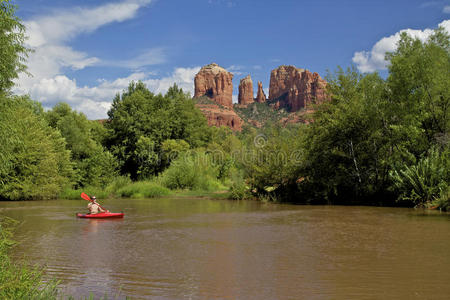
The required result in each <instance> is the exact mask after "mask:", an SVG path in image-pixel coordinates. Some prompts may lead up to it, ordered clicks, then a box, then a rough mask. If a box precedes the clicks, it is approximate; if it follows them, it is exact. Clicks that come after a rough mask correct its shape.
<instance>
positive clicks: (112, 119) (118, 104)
mask: <svg viewBox="0 0 450 300" xmlns="http://www.w3.org/2000/svg"><path fill="white" fill-rule="evenodd" d="M108 116H109V119H108V121H107V122H106V127H107V129H108V137H107V142H106V144H107V145H108V148H109V149H110V150H111V152H112V153H113V154H114V155H115V156H116V157H117V158H118V160H119V162H120V165H121V172H122V174H130V176H131V178H132V179H137V178H138V177H140V176H144V177H148V176H150V175H155V174H158V173H159V172H161V171H162V170H164V169H165V168H166V167H167V160H164V159H162V158H161V156H162V155H163V152H164V149H162V145H163V143H164V142H165V141H167V140H184V141H185V142H187V143H188V144H189V147H190V148H195V147H200V146H205V145H206V144H207V142H208V141H209V139H210V130H209V127H208V125H207V123H206V119H205V117H204V116H203V115H202V113H201V112H200V111H199V110H198V109H197V108H196V107H195V104H194V102H193V100H192V99H191V97H190V96H189V94H186V93H184V92H183V91H182V90H181V89H179V88H178V87H177V86H176V85H174V86H173V87H171V88H170V89H169V90H168V92H167V93H166V95H161V94H158V95H154V94H153V93H151V92H150V91H149V90H148V89H147V88H146V87H145V85H144V84H143V83H142V82H137V83H135V82H132V83H131V84H130V85H129V87H128V89H127V90H126V91H124V92H123V93H122V94H121V95H119V94H118V95H116V97H115V98H114V101H113V104H112V107H111V109H110V111H109V112H108ZM155 155H157V156H158V158H157V159H154V158H155ZM146 158H148V159H146Z"/></svg>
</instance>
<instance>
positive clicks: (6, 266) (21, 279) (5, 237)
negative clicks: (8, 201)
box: [0, 216, 58, 300]
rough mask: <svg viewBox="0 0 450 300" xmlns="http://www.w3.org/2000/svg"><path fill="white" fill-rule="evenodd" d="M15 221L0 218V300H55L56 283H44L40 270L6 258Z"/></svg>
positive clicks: (11, 242) (11, 241) (12, 242)
mask: <svg viewBox="0 0 450 300" xmlns="http://www.w3.org/2000/svg"><path fill="white" fill-rule="evenodd" d="M16 225H17V221H14V220H12V219H10V218H7V217H2V216H0V299H35V300H38V299H42V300H44V299H45V300H47V299H57V292H58V291H57V282H55V281H50V282H47V283H44V281H43V280H42V271H43V270H42V268H40V267H37V266H36V267H29V266H27V265H21V264H15V263H13V262H12V261H11V259H10V258H9V256H8V252H9V251H10V249H11V247H12V246H13V245H14V241H13V240H12V239H11V238H12V236H13V230H14V227H15V226H16Z"/></svg>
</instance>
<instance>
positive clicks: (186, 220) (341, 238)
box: [0, 199, 450, 299]
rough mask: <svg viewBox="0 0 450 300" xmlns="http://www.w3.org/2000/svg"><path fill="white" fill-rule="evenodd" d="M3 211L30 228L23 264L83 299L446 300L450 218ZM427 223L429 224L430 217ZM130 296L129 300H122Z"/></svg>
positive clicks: (250, 208)
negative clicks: (38, 266) (42, 269)
mask: <svg viewBox="0 0 450 300" xmlns="http://www.w3.org/2000/svg"><path fill="white" fill-rule="evenodd" d="M84 204H85V203H82V202H81V201H79V202H77V201H47V202H21V203H11V202H8V203H6V202H5V203H0V207H2V208H3V209H2V213H4V214H7V215H9V216H11V217H13V218H16V219H19V220H22V221H23V223H22V225H21V226H20V228H19V231H18V233H17V235H16V238H17V239H19V240H20V241H22V244H20V245H19V246H18V247H17V248H15V256H16V257H21V256H23V255H24V254H25V255H27V256H28V257H30V258H31V259H32V260H34V261H36V262H39V263H47V266H48V268H47V270H48V272H47V275H48V276H56V277H58V278H60V279H62V280H63V281H62V283H63V286H64V287H65V291H66V293H68V294H72V295H75V296H86V295H88V293H89V292H93V293H94V295H96V296H97V297H100V296H103V295H104V294H105V293H107V294H109V295H111V296H114V295H116V294H118V293H119V294H120V297H119V298H123V297H124V296H131V297H133V299H150V298H161V299H192V298H193V299H196V298H202V299H203V298H207V299H209V298H227V299H228V298H230V299H236V298H241V299H248V298H250V299H253V298H254V299H302V298H303V299H310V298H327V299H328V298H331V299H386V298H388V299H392V298H395V299H402V298H404V299H421V298H433V299H446V298H447V295H448V294H450V285H448V282H449V281H450V256H449V255H448V249H449V248H450V239H449V237H450V236H449V232H450V218H449V215H447V214H439V213H438V212H422V211H416V210H409V209H398V208H374V207H330V206H320V207H319V206H315V207H310V206H291V205H271V204H261V203H258V202H253V201H241V202H234V201H212V200H207V199H152V200H143V199H141V200H126V201H125V200H110V201H109V202H105V203H102V204H103V205H105V206H107V207H108V208H109V209H110V210H111V211H121V210H123V211H124V212H125V218H124V219H110V220H99V219H92V220H91V219H77V218H75V216H74V213H75V212H77V211H84V209H85V207H84ZM424 214H426V215H424ZM122 296H123V297H122Z"/></svg>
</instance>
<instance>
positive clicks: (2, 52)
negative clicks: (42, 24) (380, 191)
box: [0, 0, 30, 94]
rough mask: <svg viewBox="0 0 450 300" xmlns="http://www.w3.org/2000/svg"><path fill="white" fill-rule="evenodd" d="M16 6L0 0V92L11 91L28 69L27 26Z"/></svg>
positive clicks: (7, 0)
mask: <svg viewBox="0 0 450 300" xmlns="http://www.w3.org/2000/svg"><path fill="white" fill-rule="evenodd" d="M15 13H16V6H15V5H13V4H12V3H11V1H9V0H0V58H1V59H0V94H1V93H5V92H7V91H9V89H10V88H11V87H12V86H13V85H14V82H13V80H14V79H15V78H18V75H19V73H21V72H25V71H26V69H27V68H26V65H25V61H26V59H27V58H28V53H29V52H30V50H29V49H28V48H26V47H25V45H24V43H25V39H26V36H25V26H24V25H23V24H22V23H21V20H20V19H19V18H18V17H17V16H16V15H15Z"/></svg>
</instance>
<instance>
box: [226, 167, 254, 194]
mask: <svg viewBox="0 0 450 300" xmlns="http://www.w3.org/2000/svg"><path fill="white" fill-rule="evenodd" d="M250 197H251V194H250V191H249V189H248V187H247V184H246V183H245V180H244V176H243V174H241V173H239V172H238V173H235V174H233V177H232V181H231V186H230V198H231V199H234V200H243V199H248V198H250Z"/></svg>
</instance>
